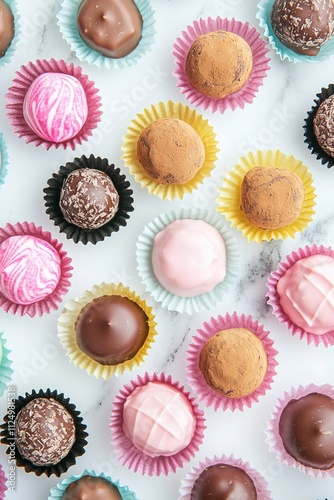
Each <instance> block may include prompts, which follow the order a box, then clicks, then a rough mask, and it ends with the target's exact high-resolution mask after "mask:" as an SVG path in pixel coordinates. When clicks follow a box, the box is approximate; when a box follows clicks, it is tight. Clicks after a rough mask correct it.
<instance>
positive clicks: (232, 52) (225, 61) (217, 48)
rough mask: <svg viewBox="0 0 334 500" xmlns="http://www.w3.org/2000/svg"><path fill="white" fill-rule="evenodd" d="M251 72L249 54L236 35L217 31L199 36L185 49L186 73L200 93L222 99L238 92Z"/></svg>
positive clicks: (245, 44) (243, 42) (241, 40)
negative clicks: (186, 53)
mask: <svg viewBox="0 0 334 500" xmlns="http://www.w3.org/2000/svg"><path fill="white" fill-rule="evenodd" d="M252 69H253V57H252V51H251V48H250V46H249V45H248V43H247V42H246V41H245V40H244V39H243V38H242V37H241V36H239V35H236V34H235V33H231V32H228V31H222V30H217V31H213V32H209V33H205V34H203V35H200V36H199V37H198V38H197V39H196V40H195V42H194V43H193V44H192V46H191V47H190V49H189V52H188V55H187V60H186V73H187V76H188V79H189V82H190V84H191V85H192V86H193V87H194V88H195V89H196V90H197V91H198V92H200V93H201V94H204V95H206V96H208V97H214V98H222V97H225V96H227V95H229V94H233V93H234V92H238V91H239V90H241V89H242V87H244V85H245V83H246V82H247V81H248V79H249V77H250V75H251V73H252Z"/></svg>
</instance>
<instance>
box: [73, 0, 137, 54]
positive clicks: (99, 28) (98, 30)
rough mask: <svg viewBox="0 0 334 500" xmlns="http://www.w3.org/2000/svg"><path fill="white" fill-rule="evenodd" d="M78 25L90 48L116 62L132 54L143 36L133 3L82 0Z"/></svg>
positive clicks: (112, 0) (108, 0)
mask: <svg viewBox="0 0 334 500" xmlns="http://www.w3.org/2000/svg"><path fill="white" fill-rule="evenodd" d="M77 23H78V30H79V34H80V36H81V38H82V39H83V40H84V42H85V43H86V44H87V45H88V46H89V47H91V48H92V49H94V50H96V51H97V52H100V53H101V54H103V55H104V56H106V57H112V58H114V59H118V58H120V57H124V56H127V55H128V54H130V52H132V51H133V50H134V49H135V48H136V47H137V45H138V43H139V41H140V39H141V36H142V26H143V20H142V17H141V15H140V12H139V10H138V8H137V6H136V4H135V2H134V1H133V0H83V2H81V4H80V6H79V9H78V15H77Z"/></svg>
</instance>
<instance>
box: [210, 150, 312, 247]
mask: <svg viewBox="0 0 334 500" xmlns="http://www.w3.org/2000/svg"><path fill="white" fill-rule="evenodd" d="M254 167H274V168H280V169H283V170H288V171H290V172H293V173H295V174H296V175H298V176H299V177H300V180H301V181H302V183H303V186H304V201H303V206H302V210H301V213H300V214H299V217H298V219H297V220H295V221H294V222H292V223H291V224H288V225H287V226H284V227H281V228H278V229H273V230H271V229H261V228H258V227H255V226H253V225H252V224H251V223H250V222H249V221H248V219H247V217H246V216H245V214H244V213H243V211H242V210H241V207H240V199H241V185H242V182H243V179H244V177H245V174H246V173H247V172H248V171H249V170H251V169H252V168H254ZM315 198H316V193H315V188H314V186H313V177H312V175H311V173H310V172H309V170H308V168H307V167H306V166H305V165H304V164H303V162H302V161H301V160H297V159H296V158H294V157H293V156H292V155H289V156H288V155H285V154H284V153H282V152H281V151H279V150H268V151H261V150H258V151H254V152H252V151H251V152H249V153H248V154H247V155H246V156H243V157H241V158H240V159H239V162H238V164H237V165H235V167H234V169H233V170H231V171H230V172H228V173H227V175H226V176H225V178H224V180H223V183H222V186H221V188H220V189H219V196H218V199H217V204H218V206H217V211H218V212H221V213H223V214H224V215H225V217H226V219H227V220H228V221H230V223H231V227H236V228H237V229H238V230H239V231H241V232H242V235H243V236H244V237H245V238H247V239H248V241H256V242H257V243H261V242H262V241H270V240H277V239H282V240H284V239H286V238H287V237H291V238H294V237H295V235H296V233H297V232H301V231H303V230H304V229H305V228H306V227H307V226H308V225H309V223H310V222H311V220H312V219H313V215H314V213H315V210H314V207H315Z"/></svg>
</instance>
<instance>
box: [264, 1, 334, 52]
mask: <svg viewBox="0 0 334 500" xmlns="http://www.w3.org/2000/svg"><path fill="white" fill-rule="evenodd" d="M271 25H272V28H273V30H274V32H275V34H276V36H277V38H278V39H279V40H280V41H281V42H282V43H283V44H284V45H286V46H287V47H289V48H290V49H291V50H293V51H294V52H296V53H298V54H304V55H308V56H315V55H317V54H318V52H319V49H320V47H321V46H322V45H324V44H325V43H326V42H327V41H328V40H329V39H330V37H331V36H332V35H333V33H334V5H333V3H332V1H331V0H294V1H293V2H292V1H291V0H275V2H274V4H273V6H272V10H271Z"/></svg>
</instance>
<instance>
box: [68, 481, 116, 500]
mask: <svg viewBox="0 0 334 500" xmlns="http://www.w3.org/2000/svg"><path fill="white" fill-rule="evenodd" d="M61 498H62V500H122V495H121V494H120V492H119V489H118V488H117V486H115V485H114V484H112V483H111V482H110V481H108V480H107V479H104V478H103V477H95V476H83V477H81V478H80V479H77V480H76V481H73V482H72V483H71V484H69V485H68V487H67V488H66V490H65V492H64V495H63V496H62V497H61Z"/></svg>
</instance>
